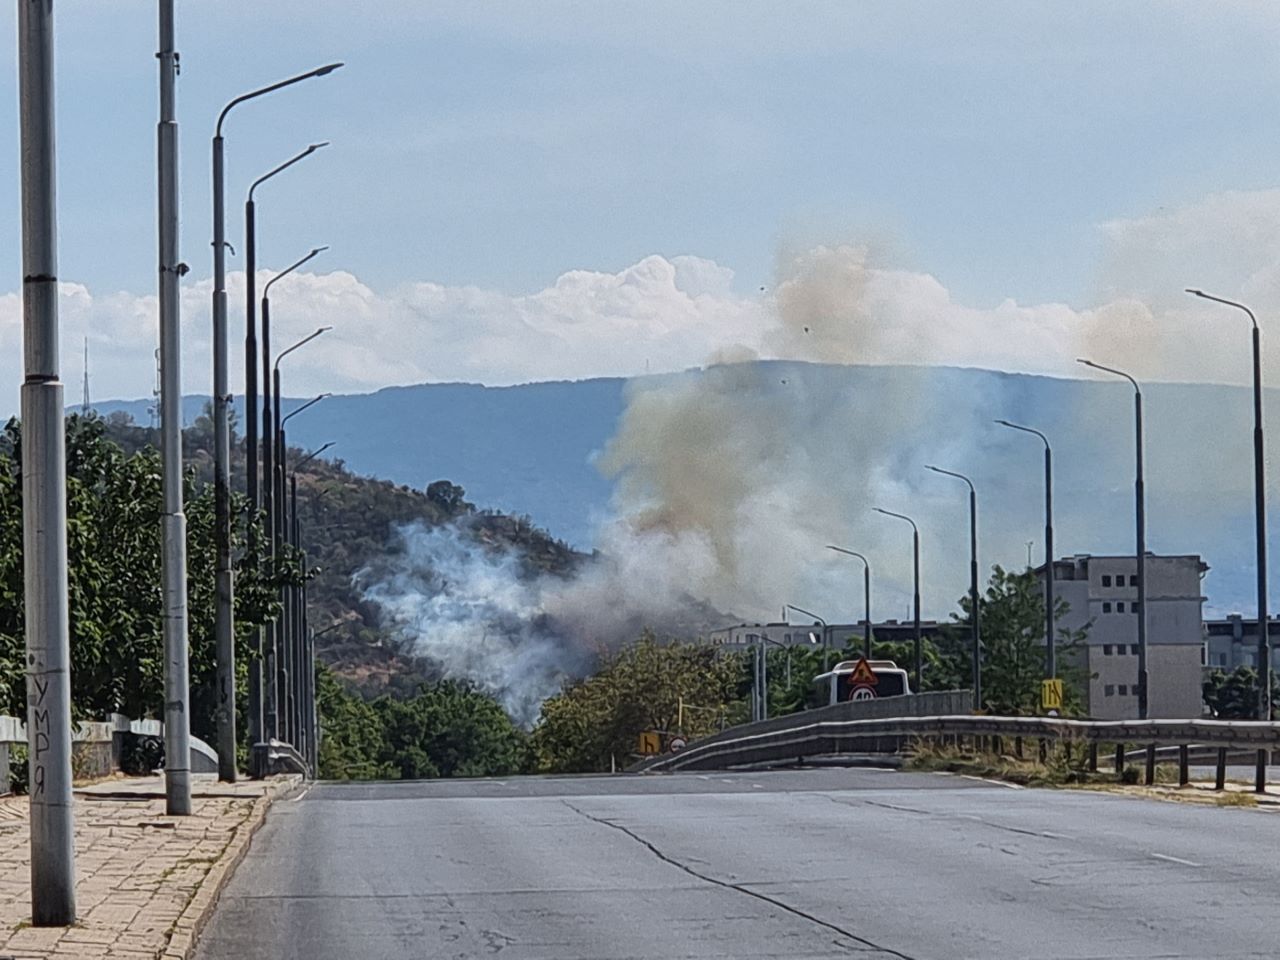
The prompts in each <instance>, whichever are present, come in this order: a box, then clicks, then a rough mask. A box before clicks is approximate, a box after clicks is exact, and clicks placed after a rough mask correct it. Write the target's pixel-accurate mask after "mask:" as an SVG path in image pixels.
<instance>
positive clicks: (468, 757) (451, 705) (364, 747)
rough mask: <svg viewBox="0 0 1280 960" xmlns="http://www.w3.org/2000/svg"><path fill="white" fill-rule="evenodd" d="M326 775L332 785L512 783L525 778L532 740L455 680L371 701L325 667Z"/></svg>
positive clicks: (319, 689)
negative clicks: (493, 779) (455, 780)
mask: <svg viewBox="0 0 1280 960" xmlns="http://www.w3.org/2000/svg"><path fill="white" fill-rule="evenodd" d="M316 698H317V704H318V707H319V710H320V718H321V729H322V737H321V741H320V776H321V777H322V778H324V779H330V780H370V779H401V780H414V779H424V778H434V777H484V776H509V775H511V774H514V773H521V772H523V770H524V768H525V766H526V761H527V757H528V748H527V743H526V736H525V734H524V733H522V732H521V731H520V730H519V729H518V728H517V727H516V726H515V725H514V724H513V723H512V722H511V718H510V717H508V716H507V714H506V712H505V711H503V709H502V707H501V706H499V705H498V703H497V702H496V701H495V700H494V699H493V698H492V697H489V696H488V695H487V694H484V693H482V692H480V691H479V690H476V689H475V688H474V687H472V686H470V685H469V684H465V683H458V682H455V681H451V680H446V681H441V682H439V683H435V684H430V685H425V686H423V687H422V688H421V689H420V690H419V692H418V694H417V695H416V696H414V697H412V698H410V699H405V700H401V699H396V698H394V697H389V696H383V697H379V698H378V699H376V700H374V701H372V702H369V701H366V700H364V699H362V698H361V697H359V696H357V695H355V694H352V693H349V692H347V691H346V690H345V689H343V687H342V684H341V683H340V681H338V679H337V678H336V677H335V676H334V675H333V673H332V672H331V671H330V670H329V669H328V668H326V667H323V666H321V667H320V668H319V669H318V671H317V674H316Z"/></svg>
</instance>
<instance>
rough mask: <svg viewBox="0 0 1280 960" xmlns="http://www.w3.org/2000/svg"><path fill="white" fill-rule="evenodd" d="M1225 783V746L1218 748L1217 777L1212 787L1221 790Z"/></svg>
mask: <svg viewBox="0 0 1280 960" xmlns="http://www.w3.org/2000/svg"><path fill="white" fill-rule="evenodd" d="M1226 785H1227V748H1226V747H1219V748H1218V777H1217V780H1216V781H1215V783H1214V786H1213V789H1215V790H1221V789H1222V788H1223V787H1225V786H1226Z"/></svg>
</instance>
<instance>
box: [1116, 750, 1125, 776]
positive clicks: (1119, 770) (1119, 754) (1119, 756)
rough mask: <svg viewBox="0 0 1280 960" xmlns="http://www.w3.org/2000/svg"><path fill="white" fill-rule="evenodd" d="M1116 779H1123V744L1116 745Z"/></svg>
mask: <svg viewBox="0 0 1280 960" xmlns="http://www.w3.org/2000/svg"><path fill="white" fill-rule="evenodd" d="M1116 779H1117V780H1123V779H1124V744H1123V743H1117V744H1116Z"/></svg>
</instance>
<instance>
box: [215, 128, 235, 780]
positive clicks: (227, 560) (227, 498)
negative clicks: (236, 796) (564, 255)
mask: <svg viewBox="0 0 1280 960" xmlns="http://www.w3.org/2000/svg"><path fill="white" fill-rule="evenodd" d="M221 126H222V124H221V119H219V124H218V132H217V133H216V135H215V136H214V138H213V511H214V554H215V562H216V573H215V575H214V576H215V580H214V583H215V588H214V592H215V600H214V611H213V633H214V659H215V660H216V662H217V693H218V697H217V706H216V709H215V716H216V720H217V741H218V743H217V749H218V779H219V780H222V781H224V782H228V783H231V782H234V781H235V779H236V664H235V585H234V582H233V580H232V574H231V440H230V431H229V430H228V424H227V403H228V400H229V399H230V398H229V397H228V396H227V393H228V389H229V388H228V386H227V362H228V361H227V238H226V214H225V192H226V183H225V181H226V176H225V174H224V172H223V139H222V130H221Z"/></svg>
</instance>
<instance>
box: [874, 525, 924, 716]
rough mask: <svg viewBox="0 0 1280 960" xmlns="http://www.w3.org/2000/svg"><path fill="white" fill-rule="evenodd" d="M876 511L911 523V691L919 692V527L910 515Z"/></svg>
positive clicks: (921, 658) (922, 666) (920, 644)
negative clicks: (913, 571)
mask: <svg viewBox="0 0 1280 960" xmlns="http://www.w3.org/2000/svg"><path fill="white" fill-rule="evenodd" d="M872 509H873V510H875V512H876V513H883V514H884V515H885V516H886V517H896V518H897V519H899V520H905V521H907V523H909V524H911V557H912V563H913V566H914V569H915V580H914V582H915V602H914V605H913V607H912V610H913V611H914V618H915V659H916V663H915V679H914V681H913V682H914V686H913V687H912V692H913V693H919V692H920V674H921V673H922V672H923V668H924V649H923V644H922V643H921V640H920V528H919V527H917V526H916V522H915V521H914V520H912V519H911V518H910V517H908V516H906V515H905V514H901V513H893V512H891V511H889V510H882V509H880V508H879V507H872Z"/></svg>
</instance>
